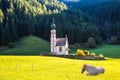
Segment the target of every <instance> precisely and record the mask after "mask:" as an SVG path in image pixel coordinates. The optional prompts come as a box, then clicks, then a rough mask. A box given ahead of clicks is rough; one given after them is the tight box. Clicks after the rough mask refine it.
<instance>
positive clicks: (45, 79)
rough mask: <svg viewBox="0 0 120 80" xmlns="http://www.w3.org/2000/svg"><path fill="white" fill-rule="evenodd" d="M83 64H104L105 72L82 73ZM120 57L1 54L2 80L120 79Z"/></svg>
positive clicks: (0, 70)
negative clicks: (89, 58) (105, 58)
mask: <svg viewBox="0 0 120 80" xmlns="http://www.w3.org/2000/svg"><path fill="white" fill-rule="evenodd" d="M83 64H93V65H95V66H103V67H104V68H105V73H104V74H99V75H96V76H86V72H85V73H84V74H81V73H80V72H81V68H82V65H83ZM119 67H120V59H113V58H108V59H107V60H102V61H97V60H74V59H65V58H58V57H43V56H0V80H120V77H119V76H120V69H119Z"/></svg>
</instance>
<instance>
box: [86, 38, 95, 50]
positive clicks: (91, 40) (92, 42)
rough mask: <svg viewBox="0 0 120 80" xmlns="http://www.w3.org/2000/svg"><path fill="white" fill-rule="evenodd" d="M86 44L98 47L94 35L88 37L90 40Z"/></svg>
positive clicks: (90, 46)
mask: <svg viewBox="0 0 120 80" xmlns="http://www.w3.org/2000/svg"><path fill="white" fill-rule="evenodd" d="M86 46H87V47H88V48H94V47H96V43H95V39H94V38H93V37H90V38H89V39H88V42H87V44H86Z"/></svg>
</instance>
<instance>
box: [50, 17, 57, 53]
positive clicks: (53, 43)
mask: <svg viewBox="0 0 120 80" xmlns="http://www.w3.org/2000/svg"><path fill="white" fill-rule="evenodd" d="M55 28H56V25H55V23H54V18H53V19H52V24H51V40H50V47H51V54H56V29H55Z"/></svg>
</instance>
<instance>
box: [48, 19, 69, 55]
mask: <svg viewBox="0 0 120 80" xmlns="http://www.w3.org/2000/svg"><path fill="white" fill-rule="evenodd" d="M55 28H56V25H55V24H54V19H53V22H52V25H51V39H50V44H51V46H50V47H51V54H53V55H67V54H68V50H69V48H68V38H67V36H66V37H65V38H56V29H55Z"/></svg>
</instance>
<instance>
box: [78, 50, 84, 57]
mask: <svg viewBox="0 0 120 80" xmlns="http://www.w3.org/2000/svg"><path fill="white" fill-rule="evenodd" d="M77 55H80V56H85V53H84V51H83V50H80V49H78V50H77Z"/></svg>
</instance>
